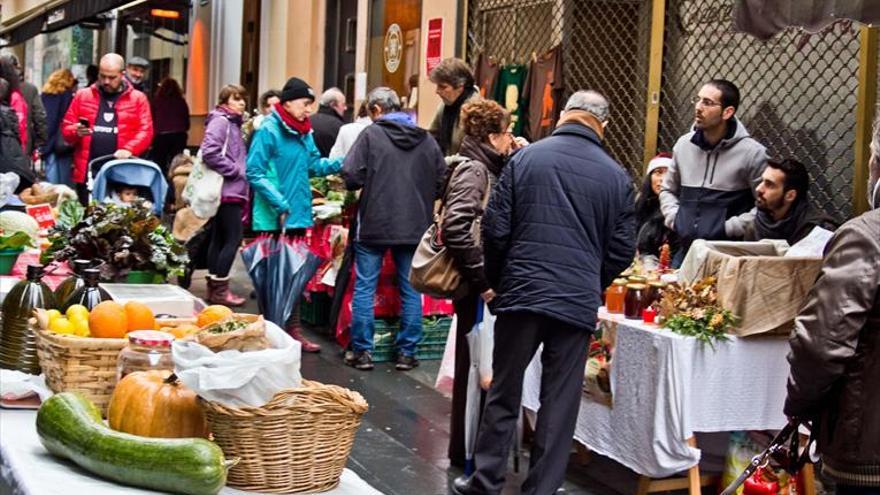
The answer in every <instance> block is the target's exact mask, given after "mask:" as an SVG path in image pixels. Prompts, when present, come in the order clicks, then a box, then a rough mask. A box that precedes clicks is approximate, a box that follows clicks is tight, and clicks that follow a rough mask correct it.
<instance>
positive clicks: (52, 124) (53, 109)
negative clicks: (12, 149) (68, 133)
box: [40, 91, 73, 156]
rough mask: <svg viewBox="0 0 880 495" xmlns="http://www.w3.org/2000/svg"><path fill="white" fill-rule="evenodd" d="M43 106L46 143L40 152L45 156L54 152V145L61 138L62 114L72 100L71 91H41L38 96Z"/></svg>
mask: <svg viewBox="0 0 880 495" xmlns="http://www.w3.org/2000/svg"><path fill="white" fill-rule="evenodd" d="M40 100H41V101H42V103H43V108H44V109H45V110H46V126H47V128H46V132H47V137H46V143H45V144H43V146H42V147H41V148H40V154H41V155H43V156H46V155H48V154H50V153H55V151H56V150H55V145H56V144H57V143H58V140H59V139H61V123H62V121H63V120H64V114H65V113H66V112H67V108H68V107H70V102H71V101H73V91H65V92H64V93H59V94H55V95H51V94H48V93H43V94H42V95H41V96H40Z"/></svg>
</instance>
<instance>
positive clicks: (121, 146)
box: [62, 53, 153, 204]
mask: <svg viewBox="0 0 880 495" xmlns="http://www.w3.org/2000/svg"><path fill="white" fill-rule="evenodd" d="M124 69H125V59H123V58H122V56H121V55H118V54H116V53H108V54H107V55H104V56H103V57H102V58H101V62H100V64H99V66H98V81H97V82H96V83H95V84H93V85H91V86H89V87H88V88H84V89H81V90H79V91H78V92H77V93H76V96H74V98H73V102H72V103H71V104H70V107H69V108H68V110H67V113H66V114H65V115H64V122H63V124H62V133H63V135H64V140H65V141H67V142H68V143H70V144H71V145H73V146H74V153H73V174H72V176H73V177H72V178H73V182H74V183H75V184H76V192H77V195H78V196H79V200H80V202H81V203H83V204H86V203H88V197H89V191H88V188H87V186H86V184H87V183H88V173H89V171H88V170H87V168H88V164H89V162H90V161H91V160H94V159H95V158H99V157H104V156H110V155H112V156H114V157H115V158H118V159H125V158H130V157H132V156H139V155H141V154H143V153H144V152H145V151H147V148H148V147H149V146H150V142H152V140H153V119H152V116H151V115H150V103H149V101H148V100H147V97H146V95H144V94H143V93H141V92H140V91H138V90H136V89H134V88H132V87H131V85H130V84H129V83H127V82H126V81H125V80H124V77H123V70H124Z"/></svg>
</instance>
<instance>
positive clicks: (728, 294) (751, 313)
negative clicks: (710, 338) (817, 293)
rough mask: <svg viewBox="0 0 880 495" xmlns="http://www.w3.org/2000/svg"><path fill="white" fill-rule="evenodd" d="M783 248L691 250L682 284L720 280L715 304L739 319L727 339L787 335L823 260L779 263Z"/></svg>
mask: <svg viewBox="0 0 880 495" xmlns="http://www.w3.org/2000/svg"><path fill="white" fill-rule="evenodd" d="M787 246H788V245H787V244H785V243H784V242H783V243H782V244H779V243H778V242H712V241H709V242H706V241H698V242H695V243H694V244H693V246H691V250H690V251H689V252H688V255H687V258H685V262H684V264H683V265H682V270H681V272H680V279H681V280H683V281H685V282H687V283H690V282H692V281H694V280H699V279H701V278H703V277H707V276H715V277H717V279H718V301H719V303H721V306H722V307H724V308H725V309H728V310H730V311H731V312H732V313H733V314H734V316H736V318H737V322H736V324H735V325H734V326H733V327H732V328H731V330H730V333H732V334H734V335H737V336H740V337H745V336H748V335H756V334H771V335H772V334H775V335H787V334H788V333H790V332H791V329H792V326H793V324H794V318H795V317H796V316H797V314H798V312H799V311H800V309H801V306H802V305H803V303H804V299H805V298H806V296H807V293H808V292H809V291H810V289H811V288H812V287H813V284H814V283H815V282H816V278H817V277H818V276H819V271H820V270H821V269H822V258H794V257H792V258H786V257H783V255H784V254H785V251H786V250H787V249H788V247H787Z"/></svg>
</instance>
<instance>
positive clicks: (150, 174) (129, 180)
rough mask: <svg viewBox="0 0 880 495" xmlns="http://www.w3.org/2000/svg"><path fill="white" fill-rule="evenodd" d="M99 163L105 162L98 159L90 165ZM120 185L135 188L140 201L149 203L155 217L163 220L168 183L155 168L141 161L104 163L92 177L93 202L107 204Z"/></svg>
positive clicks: (132, 159)
mask: <svg viewBox="0 0 880 495" xmlns="http://www.w3.org/2000/svg"><path fill="white" fill-rule="evenodd" d="M102 159H106V158H105V157H101V158H97V159H96V160H93V162H95V161H97V160H102ZM119 185H125V186H131V187H134V188H136V189H137V191H138V196H139V197H141V198H144V199H146V200H148V201H150V202H151V203H152V206H153V212H154V213H155V214H156V216H159V217H161V216H162V207H163V204H164V201H165V195H166V194H167V193H168V183H167V182H166V181H165V177H163V176H162V170H161V169H160V168H159V166H158V165H156V164H155V163H153V162H151V161H149V160H143V159H140V158H126V159H121V160H120V159H113V160H109V161H106V162H105V163H104V164H103V165H101V166H100V168H98V169H97V173H95V174H94V179H93V182H92V199H94V200H96V201H99V202H102V201H105V200H107V199H108V198H110V197H112V195H113V193H114V187H115V186H119Z"/></svg>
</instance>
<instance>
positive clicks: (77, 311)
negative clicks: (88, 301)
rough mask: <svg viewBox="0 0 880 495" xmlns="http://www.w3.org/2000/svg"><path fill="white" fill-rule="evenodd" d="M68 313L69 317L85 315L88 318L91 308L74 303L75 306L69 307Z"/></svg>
mask: <svg viewBox="0 0 880 495" xmlns="http://www.w3.org/2000/svg"><path fill="white" fill-rule="evenodd" d="M66 314H67V317H68V318H70V319H71V320H72V319H74V318H75V317H77V316H79V317H85V318H87V319H88V317H89V310H88V309H87V308H86V307H85V306H83V305H82V304H74V305H73V306H71V307H69V308H67V313H66Z"/></svg>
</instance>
